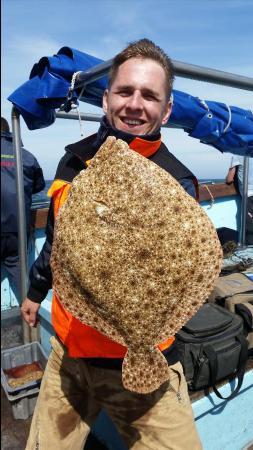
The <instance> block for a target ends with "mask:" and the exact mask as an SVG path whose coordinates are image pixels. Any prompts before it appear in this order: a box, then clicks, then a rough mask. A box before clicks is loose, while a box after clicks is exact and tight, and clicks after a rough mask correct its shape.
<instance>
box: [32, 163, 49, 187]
mask: <svg viewBox="0 0 253 450" xmlns="http://www.w3.org/2000/svg"><path fill="white" fill-rule="evenodd" d="M45 186H46V183H45V179H44V175H43V171H42V169H41V167H40V165H39V163H38V161H37V159H36V158H35V160H34V171H33V194H37V193H38V192H40V191H42V190H43V189H44V188H45Z"/></svg>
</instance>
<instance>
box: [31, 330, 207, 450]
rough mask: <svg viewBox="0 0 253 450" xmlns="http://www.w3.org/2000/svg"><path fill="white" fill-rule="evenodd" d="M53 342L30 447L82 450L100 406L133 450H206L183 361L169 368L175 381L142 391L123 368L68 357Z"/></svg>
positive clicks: (57, 343) (33, 449)
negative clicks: (125, 381) (133, 388)
mask: <svg viewBox="0 0 253 450" xmlns="http://www.w3.org/2000/svg"><path fill="white" fill-rule="evenodd" d="M51 344H52V352H51V355H50V357H49V360H48V364H47V367H46V370H45V373H44V376H43V380H42V383H41V388H40V393H39V397H38V400H37V404H36V407H35V411H34V415H33V420H32V424H31V429H30V435H29V438H28V442H27V446H26V450H83V447H84V444H85V441H86V439H87V436H88V434H89V431H90V427H91V426H92V424H93V423H94V421H95V419H96V417H97V415H98V414H99V412H100V410H101V408H104V409H105V410H106V411H107V413H108V414H109V415H110V417H111V419H112V420H113V422H114V424H115V426H116V428H117V430H118V432H119V433H120V435H121V437H122V439H123V441H124V443H125V445H126V447H127V448H128V449H133V450H144V449H149V450H164V449H170V450H199V449H201V448H202V446H201V443H200V441H199V437H198V434H197V431H196V428H195V424H194V419H193V412H192V407H191V404H190V400H189V396H188V391H187V385H186V382H185V378H184V375H183V371H182V366H181V364H180V363H177V364H174V365H172V366H170V382H168V383H164V384H163V385H162V386H161V387H160V388H159V389H157V390H156V391H155V392H153V393H151V394H147V395H142V394H137V393H133V392H130V391H127V390H126V389H125V388H124V387H123V385H122V380H121V371H120V370H110V369H101V368H98V367H94V366H91V365H90V364H88V363H87V362H85V360H83V359H75V358H69V357H68V356H67V352H66V350H65V349H64V347H63V346H62V344H61V343H60V342H59V341H58V340H57V339H56V338H54V337H52V338H51ZM115 450H118V449H116V448H115Z"/></svg>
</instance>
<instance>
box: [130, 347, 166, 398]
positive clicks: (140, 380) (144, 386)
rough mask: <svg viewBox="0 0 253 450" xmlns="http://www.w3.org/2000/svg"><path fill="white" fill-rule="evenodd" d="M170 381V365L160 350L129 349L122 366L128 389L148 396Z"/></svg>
mask: <svg viewBox="0 0 253 450" xmlns="http://www.w3.org/2000/svg"><path fill="white" fill-rule="evenodd" d="M168 379H169V368H168V363H167V361H166V359H165V358H164V356H163V354H162V353H161V351H160V350H159V349H157V348H154V349H152V351H146V352H143V351H142V352H134V351H133V350H130V349H128V352H127V354H126V356H125V358H124V360H123V365H122V381H123V385H124V387H125V388H126V389H128V390H129V391H133V392H138V393H139V394H148V393H150V392H153V391H155V390H156V389H158V388H159V387H160V386H161V384H162V383H164V382H165V381H167V380H168Z"/></svg>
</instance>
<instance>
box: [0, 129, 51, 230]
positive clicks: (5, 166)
mask: <svg viewBox="0 0 253 450" xmlns="http://www.w3.org/2000/svg"><path fill="white" fill-rule="evenodd" d="M22 162H23V180H24V193H25V212H26V228H27V232H28V231H29V226H30V215H31V211H30V210H31V204H32V195H33V194H36V193H37V192H40V191H42V189H44V187H45V180H44V177H43V172H42V169H41V168H40V166H39V163H38V161H37V159H36V158H35V157H34V156H33V155H32V153H30V152H28V151H27V150H25V149H24V148H22ZM17 210H18V207H17V191H16V164H15V159H14V150H13V143H12V135H11V133H1V233H17V232H18V223H17Z"/></svg>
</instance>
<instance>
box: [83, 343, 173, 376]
mask: <svg viewBox="0 0 253 450" xmlns="http://www.w3.org/2000/svg"><path fill="white" fill-rule="evenodd" d="M162 354H163V355H164V357H165V358H166V360H167V362H168V365H169V366H171V365H172V364H176V363H177V362H178V361H179V358H178V352H177V346H176V343H175V342H173V344H172V345H170V347H169V348H168V349H166V350H164V351H163V352H162ZM81 359H83V360H84V361H85V362H87V363H88V364H90V365H91V366H95V367H101V368H102V369H111V370H121V369H122V362H123V358H81Z"/></svg>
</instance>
